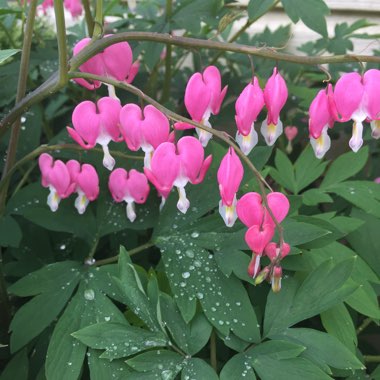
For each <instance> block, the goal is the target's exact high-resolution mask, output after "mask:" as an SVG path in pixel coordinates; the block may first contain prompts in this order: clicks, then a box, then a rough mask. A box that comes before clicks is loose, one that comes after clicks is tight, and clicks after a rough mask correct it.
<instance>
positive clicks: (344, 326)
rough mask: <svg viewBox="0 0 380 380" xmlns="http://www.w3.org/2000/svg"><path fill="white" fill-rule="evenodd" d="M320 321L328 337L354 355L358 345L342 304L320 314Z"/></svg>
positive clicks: (350, 320) (350, 319)
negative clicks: (333, 337) (339, 342)
mask: <svg viewBox="0 0 380 380" xmlns="http://www.w3.org/2000/svg"><path fill="white" fill-rule="evenodd" d="M321 320H322V324H323V327H324V328H325V330H326V331H327V332H328V333H329V334H330V335H332V336H335V337H336V338H338V339H339V340H340V341H341V342H342V343H343V344H344V345H345V346H346V347H347V348H348V349H349V350H350V351H351V352H353V353H355V350H356V346H357V344H358V339H357V336H356V331H355V326H354V323H353V322H352V318H351V315H350V313H349V312H348V310H347V308H346V307H345V306H344V304H343V303H340V304H337V305H335V306H334V307H332V308H330V309H328V310H326V311H324V312H323V313H321Z"/></svg>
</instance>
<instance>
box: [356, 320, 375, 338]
mask: <svg viewBox="0 0 380 380" xmlns="http://www.w3.org/2000/svg"><path fill="white" fill-rule="evenodd" d="M372 322H373V320H372V319H371V318H366V319H365V320H364V321H363V323H362V324H361V325H360V326H359V327H358V328H357V329H356V335H359V334H360V333H361V332H363V331H364V330H365V329H366V328H367V327H368V326H369V325H370V324H371V323H372Z"/></svg>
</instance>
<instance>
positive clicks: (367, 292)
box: [345, 282, 380, 319]
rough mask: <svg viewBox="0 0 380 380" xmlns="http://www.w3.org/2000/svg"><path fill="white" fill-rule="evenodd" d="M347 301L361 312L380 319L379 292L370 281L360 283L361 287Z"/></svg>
mask: <svg viewBox="0 0 380 380" xmlns="http://www.w3.org/2000/svg"><path fill="white" fill-rule="evenodd" d="M345 302H346V303H347V304H348V305H350V306H351V307H352V308H353V309H355V310H356V311H358V312H359V313H361V314H364V315H367V316H368V317H371V318H375V319H380V309H379V303H378V300H377V294H376V293H375V291H374V290H373V288H372V286H371V285H370V284H369V283H368V282H364V283H362V284H360V286H359V288H358V289H357V290H356V291H355V292H354V293H353V294H352V295H350V297H348V298H347V299H346V300H345Z"/></svg>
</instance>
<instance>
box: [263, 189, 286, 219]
mask: <svg viewBox="0 0 380 380" xmlns="http://www.w3.org/2000/svg"><path fill="white" fill-rule="evenodd" d="M267 201H268V206H269V208H270V209H271V211H272V213H273V216H274V217H275V218H276V219H277V222H278V223H281V222H282V221H283V220H284V219H285V217H286V215H288V212H289V208H290V204H289V200H288V198H287V197H286V196H285V195H284V194H282V193H278V192H273V193H269V194H268V195H267ZM265 223H268V224H272V225H273V226H274V222H273V220H272V217H271V216H270V215H269V213H268V212H267V211H266V210H265V216H264V224H265Z"/></svg>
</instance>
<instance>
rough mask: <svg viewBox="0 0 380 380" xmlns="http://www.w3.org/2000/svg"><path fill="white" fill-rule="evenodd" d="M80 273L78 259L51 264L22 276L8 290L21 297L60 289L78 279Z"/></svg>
mask: <svg viewBox="0 0 380 380" xmlns="http://www.w3.org/2000/svg"><path fill="white" fill-rule="evenodd" d="M80 274H81V271H80V264H79V263H78V262H76V261H62V262H58V263H54V264H49V265H45V266H44V267H43V268H41V269H39V270H37V271H35V272H32V273H29V274H28V275H27V276H25V277H23V278H21V279H20V280H18V281H17V282H15V283H14V284H12V285H11V286H10V287H9V288H8V291H9V293H12V294H15V295H16V296H19V297H27V296H36V295H37V294H40V293H45V292H50V291H59V290H61V289H62V287H65V286H67V283H71V282H73V281H74V280H75V279H76V281H78V279H79V276H80Z"/></svg>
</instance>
